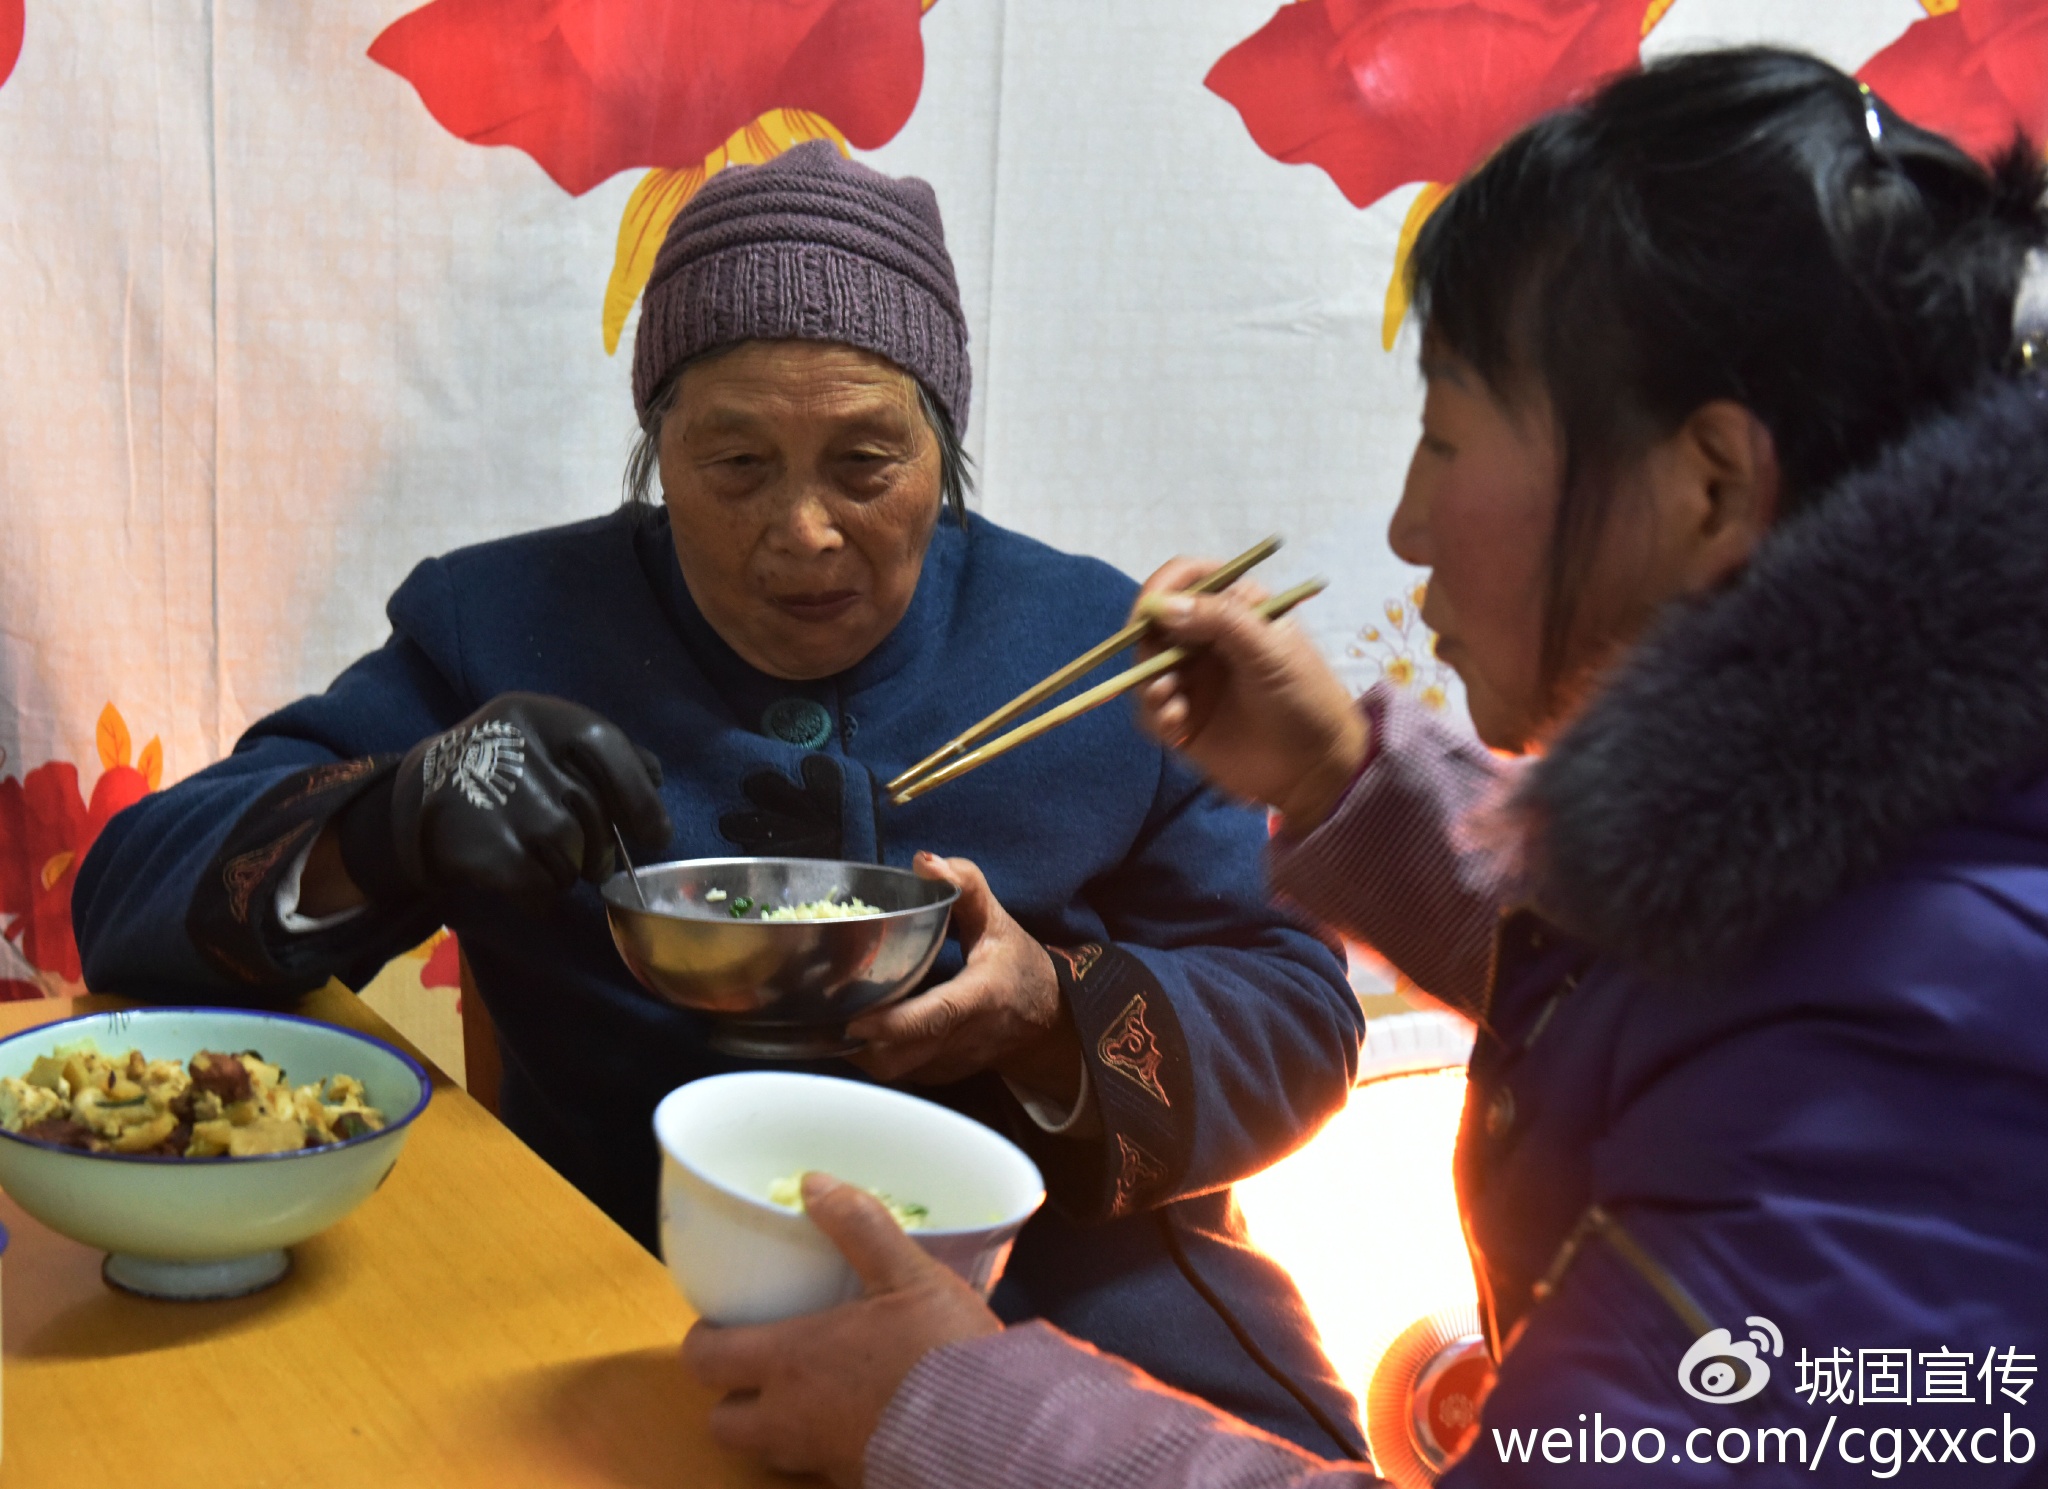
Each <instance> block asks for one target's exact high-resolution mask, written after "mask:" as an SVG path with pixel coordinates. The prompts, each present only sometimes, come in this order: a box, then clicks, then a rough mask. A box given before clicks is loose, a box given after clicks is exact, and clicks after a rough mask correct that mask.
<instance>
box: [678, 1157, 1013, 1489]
mask: <svg viewBox="0 0 2048 1489" xmlns="http://www.w3.org/2000/svg"><path fill="white" fill-rule="evenodd" d="M803 1193H804V1212H805V1214H807V1215H808V1216H809V1217H810V1219H811V1221H812V1222H813V1223H814V1224H815V1225H816V1226H817V1228H818V1229H819V1230H820V1231H822V1232H823V1233H824V1234H825V1235H826V1236H827V1237H828V1238H829V1239H830V1240H831V1242H832V1244H833V1245H834V1246H836V1247H838V1248H839V1252H840V1254H841V1255H842V1256H844V1257H845V1258H846V1260H847V1263H848V1264H849V1265H850V1266H851V1267H852V1269H853V1271H854V1273H855V1275H856V1276H858V1277H859V1279H860V1281H861V1285H862V1287H863V1289H864V1292H863V1295H862V1296H861V1297H860V1298H859V1299H858V1300H857V1301H855V1302H851V1303H842V1304H840V1305H839V1306H838V1307H837V1308H833V1309H830V1310H828V1311H826V1312H824V1313H818V1314H812V1315H810V1316H808V1317H805V1318H800V1319H791V1320H789V1321H787V1322H784V1323H775V1324H757V1325H754V1326H752V1327H749V1328H720V1327H718V1326H717V1325H716V1324H709V1323H699V1324H698V1325H697V1326H696V1327H695V1328H693V1329H691V1330H690V1334H689V1337H688V1338H687V1339H685V1340H684V1341H683V1358H684V1360H685V1361H686V1362H687V1363H688V1364H689V1367H690V1369H691V1370H692V1371H693V1372H695V1374H696V1376H697V1378H698V1379H699V1380H701V1381H703V1382H704V1384H706V1385H707V1386H710V1387H711V1388H712V1389H713V1390H715V1391H721V1392H723V1393H725V1399H724V1400H723V1401H721V1402H719V1404H718V1405H717V1406H714V1407H713V1408H712V1409H711V1435H712V1437H714V1438H715V1439H717V1441H718V1442H719V1444H720V1445H721V1446H723V1447H727V1448H731V1449H733V1450H734V1451H736V1452H742V1453H752V1454H756V1455H758V1456H759V1457H760V1458H761V1460H762V1461H763V1462H764V1463H766V1464H767V1465H768V1466H769V1467H770V1468H773V1469H777V1470H779V1471H781V1472H783V1473H822V1474H824V1475H826V1476H827V1477H828V1478H830V1479H831V1480H832V1481H833V1482H834V1483H836V1484H840V1485H843V1486H847V1489H852V1486H854V1485H857V1484H858V1483H859V1482H860V1479H861V1462H862V1459H863V1458H864V1457H865V1456H866V1453H867V1446H868V1439H869V1438H870V1437H872V1436H873V1435H874V1431H875V1427H876V1425H877V1424H878V1423H879V1422H880V1421H881V1419H882V1413H883V1411H884V1410H886V1409H887V1407H888V1405H889V1401H890V1399H891V1398H892V1397H893V1396H895V1394H896V1391H897V1389H898V1387H900V1386H901V1385H902V1384H903V1378H904V1377H905V1376H907V1375H908V1374H910V1371H911V1369H912V1367H913V1366H915V1365H916V1364H917V1362H918V1361H919V1360H921V1359H923V1358H924V1357H925V1356H926V1355H927V1354H929V1353H930V1352H931V1351H932V1350H935V1349H937V1348H939V1347H940V1346H941V1345H945V1344H953V1343H956V1342H957V1341H959V1340H963V1339H975V1338H979V1337H980V1336H982V1335H984V1334H993V1333H995V1332H997V1331H998V1330H1000V1329H1001V1328H1002V1323H1001V1321H1000V1320H998V1319H997V1318H996V1316H995V1315H994V1314H993V1313H991V1312H990V1311H989V1309H988V1305H987V1304H985V1303H984V1302H982V1300H981V1294H980V1293H979V1292H977V1291H976V1290H975V1289H974V1288H972V1287H970V1286H968V1284H967V1283H966V1282H965V1281H963V1280H962V1279H961V1278H960V1277H959V1276H957V1275H956V1274H954V1273H953V1272H952V1271H951V1270H949V1269H948V1268H946V1267H944V1266H942V1265H941V1264H940V1263H939V1262H937V1261H935V1260H934V1259H933V1258H932V1257H930V1256H928V1255H926V1253H925V1252H924V1251H923V1249H921V1248H920V1247H919V1246H918V1245H917V1243H916V1242H915V1241H913V1240H911V1239H910V1237H909V1236H908V1235H906V1234H904V1232H903V1231H902V1229H901V1228H900V1227H899V1226H898V1225H897V1224H896V1221H895V1220H894V1219H893V1218H892V1217H891V1216H890V1214H889V1212H888V1211H887V1210H886V1209H884V1208H883V1207H882V1206H881V1204H880V1203H879V1202H878V1201H876V1200H875V1199H874V1198H873V1197H872V1196H870V1195H868V1194H865V1193H863V1192H862V1191H861V1190H859V1189H857V1188H855V1187H854V1186H853V1185H851V1184H842V1183H840V1182H839V1181H838V1180H837V1179H834V1178H832V1177H830V1176H829V1175H826V1174H818V1173H813V1174H806V1175H805V1176H804V1185H803Z"/></svg>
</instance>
